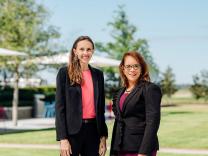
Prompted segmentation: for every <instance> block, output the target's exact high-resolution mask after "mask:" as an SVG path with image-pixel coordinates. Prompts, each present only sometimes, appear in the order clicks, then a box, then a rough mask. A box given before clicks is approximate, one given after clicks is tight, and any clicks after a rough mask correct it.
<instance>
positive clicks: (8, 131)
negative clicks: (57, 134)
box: [0, 128, 55, 135]
mask: <svg viewBox="0 0 208 156" xmlns="http://www.w3.org/2000/svg"><path fill="white" fill-rule="evenodd" d="M48 130H55V128H44V129H36V130H22V129H7V128H0V135H6V134H16V133H25V132H38V131H48Z"/></svg>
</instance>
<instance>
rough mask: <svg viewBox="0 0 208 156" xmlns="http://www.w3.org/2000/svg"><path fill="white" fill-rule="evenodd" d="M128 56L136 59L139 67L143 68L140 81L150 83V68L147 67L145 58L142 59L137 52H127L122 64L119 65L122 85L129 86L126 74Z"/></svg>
mask: <svg viewBox="0 0 208 156" xmlns="http://www.w3.org/2000/svg"><path fill="white" fill-rule="evenodd" d="M127 56H131V57H133V58H134V59H136V60H137V62H138V63H139V65H140V66H141V74H140V76H139V78H138V81H140V80H143V81H150V76H149V70H148V66H147V63H146V62H145V60H144V58H143V57H142V55H141V54H140V53H139V52H137V51H129V52H126V53H125V54H124V55H123V57H122V60H121V63H120V65H119V72H120V75H121V80H122V85H123V86H124V87H128V86H129V83H128V79H127V78H126V76H125V74H124V65H125V58H126V57H127Z"/></svg>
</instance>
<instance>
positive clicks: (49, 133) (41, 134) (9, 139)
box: [0, 129, 57, 144]
mask: <svg viewBox="0 0 208 156" xmlns="http://www.w3.org/2000/svg"><path fill="white" fill-rule="evenodd" d="M55 134H56V133H55V130H54V129H48V130H37V131H23V132H18V133H8V134H1V135H0V138H1V139H0V143H20V144H56V143H57V142H56V141H55V138H56V137H55V136H56V135H55Z"/></svg>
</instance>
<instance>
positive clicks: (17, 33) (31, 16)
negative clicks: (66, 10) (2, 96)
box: [0, 0, 60, 125]
mask: <svg viewBox="0 0 208 156" xmlns="http://www.w3.org/2000/svg"><path fill="white" fill-rule="evenodd" d="M0 10H1V12H0V47H2V48H6V49H11V50H16V51H22V52H25V53H26V54H28V59H30V58H33V57H35V56H40V55H49V54H52V53H54V52H55V51H56V50H57V48H54V47H55V46H54V41H55V39H57V38H59V37H60V34H59V32H58V30H57V28H56V27H54V26H50V25H49V26H48V25H47V24H46V20H47V17H48V15H49V14H48V13H47V11H46V9H45V8H44V6H42V5H41V4H37V3H36V1H35V0H16V1H14V0H0ZM52 49H53V50H52ZM0 59H1V60H0V62H4V63H1V67H4V68H6V69H7V70H9V71H10V72H12V73H13V77H14V79H15V83H14V94H13V102H12V103H13V113H12V118H13V123H14V125H17V119H18V114H17V112H18V111H17V108H18V96H19V95H18V88H19V87H18V83H19V78H20V76H26V77H27V76H28V75H32V74H34V73H35V72H36V71H37V70H38V68H37V66H36V65H34V64H31V63H30V64H29V63H25V64H21V62H22V60H23V59H24V58H22V57H6V58H5V57H4V58H0Z"/></svg>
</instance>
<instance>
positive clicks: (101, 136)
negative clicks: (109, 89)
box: [56, 36, 108, 156]
mask: <svg viewBox="0 0 208 156" xmlns="http://www.w3.org/2000/svg"><path fill="white" fill-rule="evenodd" d="M93 52H94V43H93V41H92V40H91V39H90V38H89V37H88V36H80V37H79V38H78V39H77V40H76V41H75V42H74V44H73V46H72V49H71V55H70V61H69V62H70V63H69V65H68V66H66V67H62V68H60V70H59V72H58V74H57V79H56V87H57V88H56V134H57V140H58V141H60V150H61V156H69V155H70V156H80V155H81V156H99V155H102V156H104V155H105V152H106V138H107V135H108V131H107V126H106V123H105V117H104V113H105V95H104V78H103V73H102V72H101V71H100V70H98V69H96V68H93V67H91V66H90V65H89V61H90V59H91V57H92V55H93Z"/></svg>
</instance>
